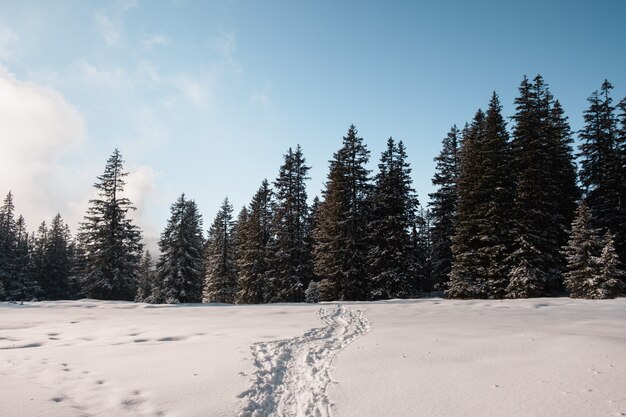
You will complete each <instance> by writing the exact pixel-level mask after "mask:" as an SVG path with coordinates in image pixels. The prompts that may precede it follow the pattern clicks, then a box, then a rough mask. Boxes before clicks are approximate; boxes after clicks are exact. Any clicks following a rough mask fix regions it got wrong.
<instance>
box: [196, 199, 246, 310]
mask: <svg viewBox="0 0 626 417" xmlns="http://www.w3.org/2000/svg"><path fill="white" fill-rule="evenodd" d="M233 226H234V224H233V206H232V205H231V204H230V202H229V201H228V198H226V199H224V202H223V203H222V206H221V207H220V210H219V211H218V213H217V215H216V216H215V220H214V221H213V224H212V225H211V228H210V229H209V238H208V243H207V249H206V255H205V268H206V275H205V280H204V290H203V292H202V302H203V303H233V302H234V301H235V295H236V293H237V287H236V285H237V270H236V265H235V259H234V253H233V242H232V233H233Z"/></svg>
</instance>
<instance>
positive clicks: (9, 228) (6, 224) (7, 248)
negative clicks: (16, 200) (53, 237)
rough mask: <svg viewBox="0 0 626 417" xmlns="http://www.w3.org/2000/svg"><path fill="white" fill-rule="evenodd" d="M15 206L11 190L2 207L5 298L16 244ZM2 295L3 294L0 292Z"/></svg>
mask: <svg viewBox="0 0 626 417" xmlns="http://www.w3.org/2000/svg"><path fill="white" fill-rule="evenodd" d="M16 234H17V232H16V225H15V206H14V205H13V193H11V192H10V191H9V193H8V194H7V196H6V197H5V199H4V202H3V204H2V207H0V286H1V287H2V293H3V298H1V299H9V297H8V295H9V294H10V293H11V291H12V288H11V284H12V282H11V279H12V275H11V273H12V270H13V263H14V258H15V245H16ZM0 295H2V294H0Z"/></svg>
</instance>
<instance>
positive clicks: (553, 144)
mask: <svg viewBox="0 0 626 417" xmlns="http://www.w3.org/2000/svg"><path fill="white" fill-rule="evenodd" d="M519 92H520V95H519V97H518V98H516V100H515V103H516V105H517V107H516V113H515V116H513V120H514V121H515V127H514V129H513V140H512V141H511V148H512V155H513V160H512V166H513V170H514V173H515V175H514V177H515V204H514V213H513V218H514V224H513V228H512V229H513V231H514V234H515V240H514V243H513V247H512V252H513V253H512V256H511V260H510V263H511V267H512V268H511V274H510V283H509V285H508V287H507V288H506V296H507V297H510V298H519V297H538V296H546V295H551V294H555V293H558V292H559V291H560V290H561V288H562V277H563V276H562V273H563V271H564V268H565V259H564V258H563V255H562V253H561V252H560V248H561V247H562V246H563V245H564V244H565V243H566V242H567V236H568V231H569V227H570V221H571V219H572V218H573V211H574V209H575V201H576V198H577V188H576V183H575V179H576V176H575V168H574V165H573V157H572V151H571V146H570V143H571V138H570V134H569V127H568V125H567V121H566V119H565V118H564V117H563V112H562V109H561V107H560V105H559V104H558V103H555V102H554V100H553V97H552V95H551V94H550V91H549V90H548V87H547V85H546V84H545V83H544V81H543V78H542V77H541V76H539V75H538V76H537V77H535V79H534V80H533V82H530V81H529V80H528V79H527V78H524V80H523V81H522V83H521V85H520V87H519Z"/></svg>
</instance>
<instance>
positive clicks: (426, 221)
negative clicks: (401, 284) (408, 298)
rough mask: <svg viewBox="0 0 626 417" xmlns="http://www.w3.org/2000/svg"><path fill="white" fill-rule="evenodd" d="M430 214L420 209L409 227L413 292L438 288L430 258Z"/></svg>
mask: <svg viewBox="0 0 626 417" xmlns="http://www.w3.org/2000/svg"><path fill="white" fill-rule="evenodd" d="M431 223H432V214H431V212H430V211H429V210H426V211H424V209H423V208H421V209H420V212H419V214H418V216H417V217H416V220H415V223H414V224H413V225H412V227H411V244H412V247H413V259H414V261H413V262H414V264H415V271H414V272H413V280H414V282H413V288H414V292H415V294H418V293H420V292H432V291H435V290H438V288H439V287H438V286H437V285H436V284H437V283H436V282H435V280H434V276H433V259H432V251H433V249H432V245H433V243H432V242H433V240H432V230H433V227H432V224H431Z"/></svg>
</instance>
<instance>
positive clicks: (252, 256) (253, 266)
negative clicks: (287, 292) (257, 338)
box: [237, 180, 273, 304]
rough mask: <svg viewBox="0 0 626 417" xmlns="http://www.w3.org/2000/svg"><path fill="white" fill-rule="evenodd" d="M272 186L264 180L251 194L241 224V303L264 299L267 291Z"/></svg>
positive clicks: (239, 248)
mask: <svg viewBox="0 0 626 417" xmlns="http://www.w3.org/2000/svg"><path fill="white" fill-rule="evenodd" d="M272 196H273V193H272V190H271V188H270V185H269V183H268V182H267V180H263V182H262V183H261V186H260V187H259V189H258V191H257V192H256V194H255V195H254V197H252V201H251V202H250V205H249V208H248V210H247V213H248V215H247V219H246V222H245V225H243V227H241V228H240V236H239V239H238V241H239V243H238V245H237V246H238V257H237V269H238V285H237V287H238V290H239V291H238V293H237V302H238V303H242V304H259V303H263V302H264V301H265V300H266V298H267V296H268V294H267V278H268V273H269V270H270V266H269V263H268V258H269V256H270V254H269V252H268V251H269V246H270V241H271V239H272V221H273V220H272V217H273V201H272Z"/></svg>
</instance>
